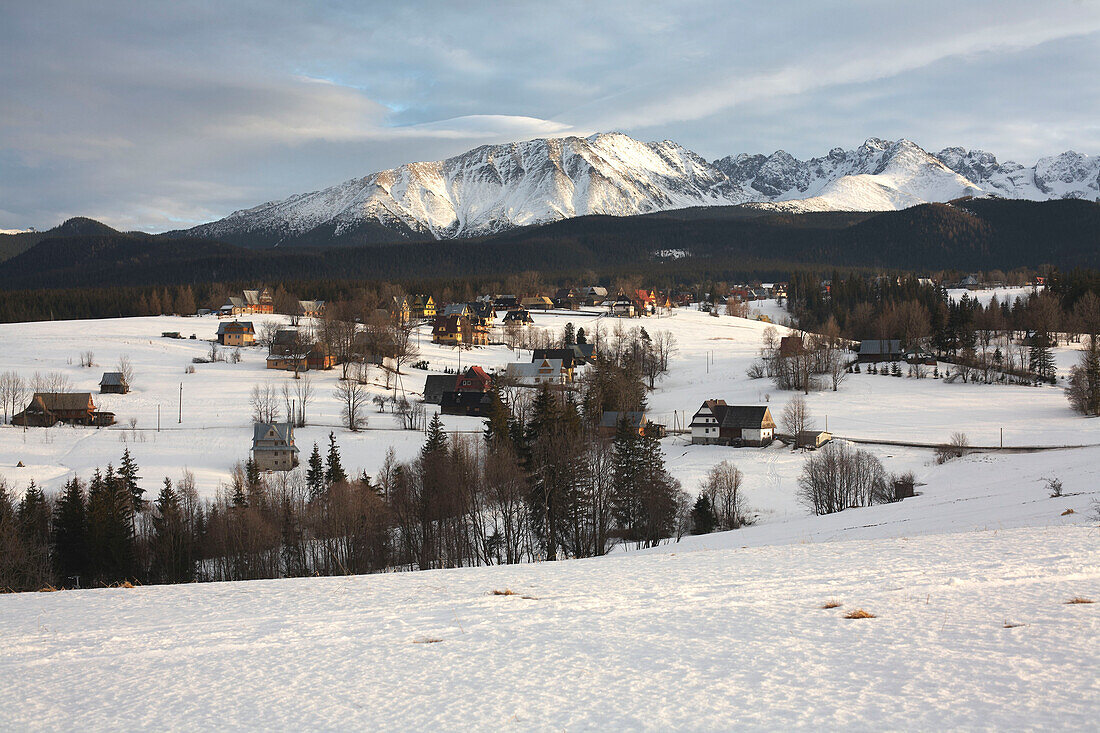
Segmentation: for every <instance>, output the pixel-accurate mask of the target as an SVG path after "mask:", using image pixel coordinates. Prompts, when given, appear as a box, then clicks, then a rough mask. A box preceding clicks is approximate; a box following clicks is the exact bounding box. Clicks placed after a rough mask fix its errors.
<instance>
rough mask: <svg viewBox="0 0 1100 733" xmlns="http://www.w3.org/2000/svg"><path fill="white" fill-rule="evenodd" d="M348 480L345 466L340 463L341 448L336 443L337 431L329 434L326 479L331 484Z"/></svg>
mask: <svg viewBox="0 0 1100 733" xmlns="http://www.w3.org/2000/svg"><path fill="white" fill-rule="evenodd" d="M347 480H348V475H347V474H346V473H345V472H344V467H343V466H342V465H341V463H340V448H339V447H338V446H337V445H336V433H329V434H328V463H327V465H326V466H325V481H326V482H327V483H328V485H329V486H332V485H333V484H339V483H343V482H344V481H347Z"/></svg>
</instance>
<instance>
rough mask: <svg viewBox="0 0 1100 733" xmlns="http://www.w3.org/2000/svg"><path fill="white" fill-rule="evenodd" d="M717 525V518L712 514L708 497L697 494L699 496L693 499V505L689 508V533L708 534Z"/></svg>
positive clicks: (712, 508)
mask: <svg viewBox="0 0 1100 733" xmlns="http://www.w3.org/2000/svg"><path fill="white" fill-rule="evenodd" d="M717 525H718V518H717V517H716V516H715V515H714V507H712V506H711V503H710V497H708V496H707V495H706V494H699V498H698V499H696V500H695V506H693V507H692V508H691V533H692V534H710V533H711V532H713V531H714V528H715V527H716V526H717Z"/></svg>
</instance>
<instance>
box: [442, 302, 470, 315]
mask: <svg viewBox="0 0 1100 733" xmlns="http://www.w3.org/2000/svg"><path fill="white" fill-rule="evenodd" d="M469 313H470V306H468V305H466V304H465V303H448V304H447V306H446V307H445V308H444V309H443V315H444V316H465V315H467V314H469Z"/></svg>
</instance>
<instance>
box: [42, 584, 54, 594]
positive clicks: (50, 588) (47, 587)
mask: <svg viewBox="0 0 1100 733" xmlns="http://www.w3.org/2000/svg"><path fill="white" fill-rule="evenodd" d="M38 592H39V593H56V592H57V588H54V587H53V586H52V585H49V584H47V585H45V586H44V587H42V588H39V589H38Z"/></svg>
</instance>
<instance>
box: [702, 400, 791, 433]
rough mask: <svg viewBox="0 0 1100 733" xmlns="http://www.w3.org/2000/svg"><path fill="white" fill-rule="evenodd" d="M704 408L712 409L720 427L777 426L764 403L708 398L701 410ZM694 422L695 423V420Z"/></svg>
mask: <svg viewBox="0 0 1100 733" xmlns="http://www.w3.org/2000/svg"><path fill="white" fill-rule="evenodd" d="M704 408H709V409H710V411H711V413H712V414H713V415H714V419H715V420H716V421H717V422H718V425H719V427H723V428H734V429H749V430H758V429H760V428H762V427H775V422H774V421H773V420H772V419H771V413H770V412H769V411H768V408H767V407H766V406H763V405H727V404H726V403H725V400H707V401H706V402H704V403H703V405H702V407H700V408H699V410H702V409H704ZM697 413H698V411H697ZM692 424H693V425H694V424H695V421H694V420H693V421H692ZM699 424H700V425H702V424H703V423H699Z"/></svg>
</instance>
